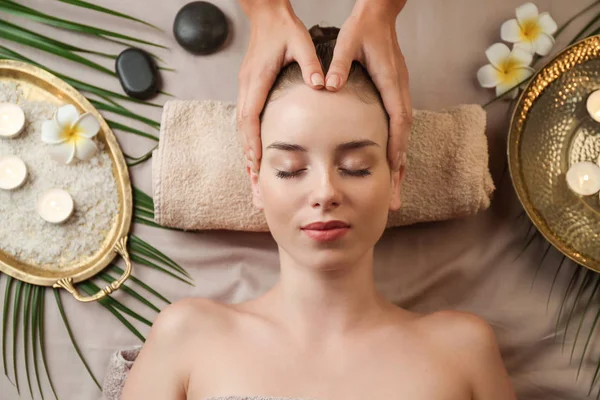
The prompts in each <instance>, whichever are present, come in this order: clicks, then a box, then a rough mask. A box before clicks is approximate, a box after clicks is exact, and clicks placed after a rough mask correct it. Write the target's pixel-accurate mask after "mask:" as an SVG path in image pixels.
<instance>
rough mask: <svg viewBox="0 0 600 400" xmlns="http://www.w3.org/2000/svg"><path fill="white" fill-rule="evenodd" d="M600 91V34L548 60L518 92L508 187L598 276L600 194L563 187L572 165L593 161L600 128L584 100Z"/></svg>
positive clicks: (599, 150) (553, 239) (549, 234)
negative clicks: (510, 180)
mask: <svg viewBox="0 0 600 400" xmlns="http://www.w3.org/2000/svg"><path fill="white" fill-rule="evenodd" d="M598 89H600V36H593V37H590V38H587V39H584V40H582V41H580V42H578V43H575V44H574V45H572V46H570V47H568V48H566V49H565V50H563V51H562V52H560V53H559V54H558V55H556V56H555V57H554V58H553V59H552V60H551V61H549V62H548V63H547V64H546V65H545V66H544V67H543V68H542V69H541V70H540V71H539V72H538V73H537V74H536V75H534V76H533V78H532V79H531V81H530V83H529V85H528V86H527V88H526V89H525V91H524V92H523V94H522V95H521V97H520V99H519V101H518V103H517V106H516V107H515V110H514V113H513V117H512V121H511V124H510V132H509V137H508V161H509V169H510V174H511V177H512V181H513V185H514V187H515V190H516V193H517V195H518V197H519V200H520V201H521V203H522V205H523V207H524V209H525V211H526V212H527V214H528V215H529V217H530V219H531V220H532V221H533V223H534V224H535V226H536V227H537V229H538V230H539V232H540V233H541V234H542V235H543V236H544V237H545V238H546V239H547V240H548V241H549V242H550V243H551V244H552V245H553V246H554V247H556V248H557V249H558V250H560V251H561V252H562V253H564V254H565V255H566V256H567V257H569V258H571V259H572V260H574V261H575V262H577V263H579V264H580V265H583V266H585V267H587V268H590V269H592V270H595V271H597V272H600V197H599V195H598V193H596V194H595V195H593V196H578V195H576V194H575V193H573V192H572V191H571V190H570V189H569V187H568V186H567V182H566V177H565V175H566V173H567V170H568V169H569V167H570V166H571V165H573V164H574V163H577V162H580V161H590V162H594V163H595V162H597V160H598V157H599V156H600V123H599V122H596V121H594V120H593V119H592V118H591V117H590V115H589V113H588V111H587V109H586V100H587V98H588V96H589V95H590V94H591V93H592V92H594V91H595V90H598Z"/></svg>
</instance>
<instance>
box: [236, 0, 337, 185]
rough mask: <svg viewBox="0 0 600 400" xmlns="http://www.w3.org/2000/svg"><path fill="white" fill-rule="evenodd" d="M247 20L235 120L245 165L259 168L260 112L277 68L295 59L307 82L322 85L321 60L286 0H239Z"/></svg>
mask: <svg viewBox="0 0 600 400" xmlns="http://www.w3.org/2000/svg"><path fill="white" fill-rule="evenodd" d="M239 2H240V5H241V7H242V9H243V10H244V12H245V13H246V15H247V16H248V19H249V20H250V41H249V43H248V49H247V51H246V55H245V56H244V60H243V62H242V65H241V67H240V71H239V74H238V99H237V123H238V129H239V132H240V133H241V139H242V145H243V150H244V154H245V155H246V159H247V165H248V166H250V167H251V168H252V170H253V171H254V172H255V173H258V171H259V169H260V159H261V158H262V145H261V140H260V120H259V115H260V113H261V111H262V110H263V108H264V105H265V101H266V98H267V95H268V93H269V90H270V89H271V87H272V86H273V83H274V82H275V79H276V78H277V75H278V74H279V71H280V70H281V68H283V66H285V65H287V64H289V63H291V62H292V61H296V62H298V64H299V65H300V68H301V70H302V76H303V78H304V81H305V83H306V84H307V85H309V86H310V87H313V88H315V89H316V88H322V87H323V85H324V83H325V82H324V78H323V71H322V69H321V63H320V62H319V59H318V58H317V53H316V50H315V46H314V45H313V42H312V40H311V38H310V34H309V33H308V30H307V29H306V27H305V26H304V24H303V23H302V21H300V19H299V18H298V17H297V16H296V15H295V14H294V10H293V9H292V6H291V5H290V2H289V0H239Z"/></svg>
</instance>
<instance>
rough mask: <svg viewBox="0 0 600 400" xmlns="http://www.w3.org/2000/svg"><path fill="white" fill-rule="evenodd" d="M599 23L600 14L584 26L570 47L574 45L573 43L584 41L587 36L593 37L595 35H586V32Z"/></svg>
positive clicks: (570, 43)
mask: <svg viewBox="0 0 600 400" xmlns="http://www.w3.org/2000/svg"><path fill="white" fill-rule="evenodd" d="M598 21H600V14H598V15H596V16H595V17H594V18H592V20H591V21H590V22H588V23H587V24H586V26H584V27H583V28H582V29H581V30H580V31H579V32H578V33H577V34H576V35H575V37H574V38H573V40H571V41H570V42H569V46H570V45H572V44H573V43H575V42H577V41H578V40H580V39H583V38H585V37H587V36H591V35H593V33H592V34H591V35H585V32H587V30H588V29H590V28H591V27H592V26H593V25H594V24H595V23H597V22H598Z"/></svg>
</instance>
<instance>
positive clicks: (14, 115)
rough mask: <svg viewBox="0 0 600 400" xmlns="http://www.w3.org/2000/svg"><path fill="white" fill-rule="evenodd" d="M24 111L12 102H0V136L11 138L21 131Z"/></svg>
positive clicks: (23, 122)
mask: <svg viewBox="0 0 600 400" xmlns="http://www.w3.org/2000/svg"><path fill="white" fill-rule="evenodd" d="M24 127H25V113H23V110H22V109H21V107H19V106H18V105H16V104H12V103H0V138H3V139H12V138H15V137H17V136H19V134H20V133H21V132H22V131H23V128H24Z"/></svg>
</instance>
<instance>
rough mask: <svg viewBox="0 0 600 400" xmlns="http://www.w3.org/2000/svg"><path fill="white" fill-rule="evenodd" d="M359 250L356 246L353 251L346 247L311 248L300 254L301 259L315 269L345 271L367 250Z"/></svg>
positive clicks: (304, 263)
mask: <svg viewBox="0 0 600 400" xmlns="http://www.w3.org/2000/svg"><path fill="white" fill-rule="evenodd" d="M357 250H358V249H356V248H355V249H353V251H348V249H347V248H344V247H339V248H329V249H310V250H306V251H305V252H303V253H302V254H301V255H299V260H302V264H303V265H306V266H308V267H310V268H311V269H313V270H315V271H344V270H347V269H348V268H349V267H350V266H352V265H354V264H356V262H357V261H358V259H359V258H360V254H364V252H365V251H363V250H362V249H361V251H359V252H357ZM358 253H360V254H358Z"/></svg>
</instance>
